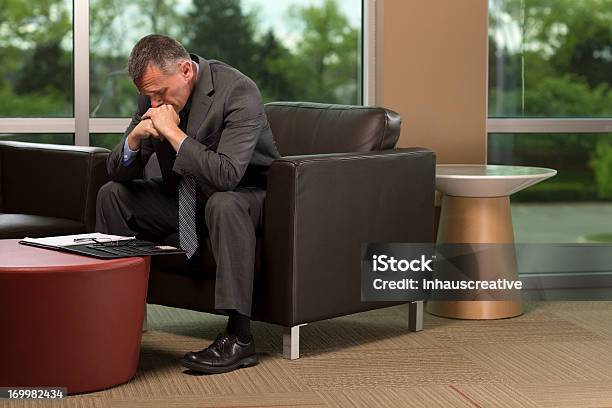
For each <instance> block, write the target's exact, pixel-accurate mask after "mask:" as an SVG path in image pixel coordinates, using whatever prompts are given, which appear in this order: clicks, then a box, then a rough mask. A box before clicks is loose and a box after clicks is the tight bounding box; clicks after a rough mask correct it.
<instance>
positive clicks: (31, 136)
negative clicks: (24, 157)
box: [0, 133, 74, 145]
mask: <svg viewBox="0 0 612 408" xmlns="http://www.w3.org/2000/svg"><path fill="white" fill-rule="evenodd" d="M7 140H10V141H13V142H31V143H50V144H61V145H72V144H74V134H72V133H51V134H49V133H47V134H40V133H10V134H8V133H3V134H0V141H7Z"/></svg>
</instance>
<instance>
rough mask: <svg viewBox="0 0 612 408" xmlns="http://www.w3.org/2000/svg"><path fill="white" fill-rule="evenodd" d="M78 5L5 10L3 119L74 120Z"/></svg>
mask: <svg viewBox="0 0 612 408" xmlns="http://www.w3.org/2000/svg"><path fill="white" fill-rule="evenodd" d="M72 15H73V13H72V0H28V1H26V0H16V1H9V2H2V5H1V6H0V117H33V116H38V117H41V116H43V117H44V116H52V117H58V116H59V117H71V116H72V115H73V99H74V97H73V79H72V78H73V77H72Z"/></svg>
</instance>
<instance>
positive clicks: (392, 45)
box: [376, 0, 487, 163]
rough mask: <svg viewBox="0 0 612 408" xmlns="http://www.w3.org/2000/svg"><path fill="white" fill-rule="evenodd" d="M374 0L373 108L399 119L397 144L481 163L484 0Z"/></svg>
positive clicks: (483, 154)
mask: <svg viewBox="0 0 612 408" xmlns="http://www.w3.org/2000/svg"><path fill="white" fill-rule="evenodd" d="M378 1H379V4H378V10H377V13H378V18H377V21H378V24H377V27H378V32H377V81H376V103H377V104H379V105H383V106H386V107H388V108H391V109H393V110H396V111H397V112H399V113H400V114H401V115H402V120H403V122H402V134H401V136H400V141H399V144H398V145H399V146H400V147H410V146H423V147H428V148H431V149H433V150H434V151H435V152H436V153H437V155H438V163H484V162H485V159H486V98H487V83H486V73H487V60H486V59H487V0H382V2H381V0H378ZM381 43H382V46H380V45H381ZM381 62H382V63H381ZM381 83H382V86H381Z"/></svg>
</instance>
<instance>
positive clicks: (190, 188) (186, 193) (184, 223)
mask: <svg viewBox="0 0 612 408" xmlns="http://www.w3.org/2000/svg"><path fill="white" fill-rule="evenodd" d="M190 102H191V100H189V102H188V103H187V105H186V106H185V108H184V109H183V110H181V112H180V113H179V118H180V120H181V121H180V123H179V128H180V129H181V130H182V131H183V132H185V133H187V118H188V117H189V108H190V107H191V106H190V105H191V103H190ZM196 184H197V183H196V178H195V177H193V176H184V177H183V178H182V179H181V181H180V184H179V199H178V201H179V211H178V219H179V238H180V243H181V248H182V249H183V250H184V251H185V253H186V255H187V259H190V258H191V257H192V256H193V255H194V254H195V252H196V250H197V249H198V233H197V229H196Z"/></svg>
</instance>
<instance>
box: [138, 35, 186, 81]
mask: <svg viewBox="0 0 612 408" xmlns="http://www.w3.org/2000/svg"><path fill="white" fill-rule="evenodd" d="M189 58H190V57H189V53H188V52H187V50H186V49H185V47H183V46H182V45H181V43H180V42H178V41H176V40H175V39H174V38H171V37H168V36H165V35H161V34H151V35H147V36H146V37H142V38H141V39H140V40H139V41H138V42H137V43H136V45H135V46H134V48H132V52H131V53H130V58H129V59H128V65H127V71H128V74H129V76H130V78H132V80H133V81H134V82H136V81H137V80H138V79H139V78H140V77H142V75H143V74H144V72H145V69H146V68H147V66H148V65H149V63H152V64H154V65H155V66H156V67H158V68H159V69H160V70H161V71H162V72H164V73H166V74H170V73H174V72H176V63H178V62H179V61H181V60H184V59H186V60H188V59H189Z"/></svg>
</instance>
